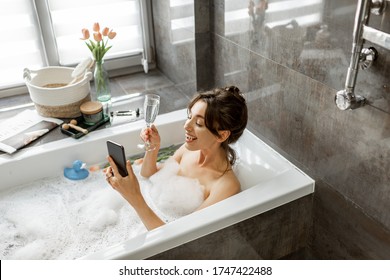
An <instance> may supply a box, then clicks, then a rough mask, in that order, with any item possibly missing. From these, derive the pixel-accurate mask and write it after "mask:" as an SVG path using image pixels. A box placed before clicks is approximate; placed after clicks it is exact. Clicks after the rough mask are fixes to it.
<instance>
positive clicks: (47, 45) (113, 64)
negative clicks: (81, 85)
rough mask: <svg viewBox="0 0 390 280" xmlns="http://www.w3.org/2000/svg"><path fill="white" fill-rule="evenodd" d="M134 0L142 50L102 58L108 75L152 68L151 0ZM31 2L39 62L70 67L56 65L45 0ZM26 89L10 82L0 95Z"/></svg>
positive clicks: (54, 46)
mask: <svg viewBox="0 0 390 280" xmlns="http://www.w3.org/2000/svg"><path fill="white" fill-rule="evenodd" d="M138 1H139V6H140V12H141V30H142V34H143V36H142V37H143V46H144V50H143V52H141V53H138V54H134V55H130V56H125V57H118V58H110V59H107V60H105V67H106V69H107V70H108V72H109V76H110V77H115V76H118V75H126V74H132V73H136V72H142V71H144V72H145V73H147V72H148V70H149V69H153V68H155V62H154V49H155V47H154V39H153V38H154V37H153V24H152V7H151V0H138ZM32 4H33V9H34V11H33V12H34V13H35V18H36V21H37V24H38V29H39V31H40V36H41V38H40V40H41V44H42V49H41V52H42V57H43V60H44V61H43V63H44V64H45V65H46V66H66V67H74V66H75V64H69V65H60V63H59V56H58V48H57V43H56V39H55V35H54V30H53V27H52V24H51V19H50V11H49V4H48V1H47V0H43V1H42V0H32ZM26 93H28V89H27V87H26V85H24V84H20V85H16V86H10V87H8V88H3V89H0V99H1V98H3V97H9V96H13V95H18V94H26Z"/></svg>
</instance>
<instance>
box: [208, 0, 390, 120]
mask: <svg viewBox="0 0 390 280" xmlns="http://www.w3.org/2000/svg"><path fill="white" fill-rule="evenodd" d="M248 2H249V1H217V4H215V5H214V6H213V8H214V9H215V12H214V19H213V24H214V27H215V29H214V32H215V33H216V35H218V36H222V37H224V38H226V40H231V41H233V42H234V43H236V44H238V45H239V46H241V47H242V48H248V49H249V50H251V51H252V52H254V53H256V54H258V55H259V56H262V57H265V58H267V59H269V60H272V61H274V62H275V63H278V64H281V65H283V66H285V67H288V68H291V69H294V70H296V71H299V72H300V73H302V74H304V75H306V76H308V77H311V78H313V79H315V80H317V81H319V82H321V83H324V84H326V85H327V86H328V87H331V88H334V89H339V90H340V89H343V88H344V84H345V79H346V75H347V68H348V66H349V63H350V57H351V49H352V28H353V23H354V16H355V11H356V1H352V0H344V1H323V0H317V1H312V3H311V4H308V3H307V2H302V1H298V0H295V1H285V0H269V1H268V2H269V4H268V9H267V10H265V19H264V22H263V23H262V24H260V23H259V19H258V17H260V15H256V14H255V15H250V14H249V13H248V12H247V11H248ZM255 2H256V1H255ZM387 17H388V16H387ZM386 19H388V18H385V15H384V16H382V17H378V16H371V17H370V22H369V23H370V24H369V25H370V26H373V27H375V28H378V29H381V30H384V31H386V32H390V26H388V25H389V24H388V23H387V21H386ZM371 45H372V44H370V43H369V42H366V44H365V46H366V47H369V46H371ZM374 46H375V45H374ZM376 47H377V46H376ZM377 49H378V51H379V56H380V60H378V61H376V62H375V63H374V66H373V67H372V68H370V69H368V70H366V71H362V70H361V71H359V74H358V77H357V83H356V94H359V95H363V96H364V97H366V98H368V100H369V101H370V102H371V104H372V105H373V106H375V107H377V108H379V109H381V110H384V111H386V112H390V107H389V98H390V97H389V96H390V95H389V94H388V93H389V91H390V90H389V78H388V77H389V76H390V69H389V67H388V65H389V52H388V50H385V49H383V48H381V47H377Z"/></svg>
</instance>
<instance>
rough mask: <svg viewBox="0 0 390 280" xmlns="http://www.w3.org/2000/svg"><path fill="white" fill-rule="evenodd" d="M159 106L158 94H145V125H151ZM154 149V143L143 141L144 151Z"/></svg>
mask: <svg viewBox="0 0 390 280" xmlns="http://www.w3.org/2000/svg"><path fill="white" fill-rule="evenodd" d="M159 107H160V96H158V95H157V94H147V95H146V96H145V101H144V116H145V122H146V127H147V128H149V127H151V125H152V123H153V122H154V121H155V119H156V117H157V115H158V110H159ZM154 149H156V145H154V144H152V143H150V142H149V141H146V142H145V151H153V150H154Z"/></svg>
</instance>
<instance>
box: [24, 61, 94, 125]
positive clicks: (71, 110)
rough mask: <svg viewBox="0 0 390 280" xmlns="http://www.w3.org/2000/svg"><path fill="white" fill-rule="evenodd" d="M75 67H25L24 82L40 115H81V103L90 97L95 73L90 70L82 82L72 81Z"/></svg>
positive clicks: (56, 116)
mask: <svg viewBox="0 0 390 280" xmlns="http://www.w3.org/2000/svg"><path fill="white" fill-rule="evenodd" d="M73 70H74V68H70V67H45V68H42V69H40V70H29V69H24V81H25V83H26V86H27V88H28V91H29V93H30V97H31V99H32V101H33V102H34V104H35V108H36V110H37V111H38V113H39V114H40V115H41V116H44V117H54V118H75V117H78V116H81V112H80V105H81V104H82V103H84V102H86V101H89V100H91V97H90V83H89V81H90V80H91V79H92V73H91V72H89V71H87V72H86V73H85V75H84V77H82V78H81V79H80V80H79V81H77V82H75V83H73V84H71V85H68V83H69V82H70V81H72V80H73V78H72V76H71V74H72V72H73Z"/></svg>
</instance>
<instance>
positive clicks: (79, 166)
mask: <svg viewBox="0 0 390 280" xmlns="http://www.w3.org/2000/svg"><path fill="white" fill-rule="evenodd" d="M88 175H89V171H88V170H87V169H85V164H84V163H83V162H82V161H81V160H75V161H74V162H73V166H72V167H71V168H70V167H66V168H65V169H64V176H65V177H66V178H68V179H70V180H82V179H85V178H87V177H88Z"/></svg>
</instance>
